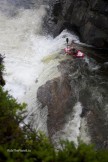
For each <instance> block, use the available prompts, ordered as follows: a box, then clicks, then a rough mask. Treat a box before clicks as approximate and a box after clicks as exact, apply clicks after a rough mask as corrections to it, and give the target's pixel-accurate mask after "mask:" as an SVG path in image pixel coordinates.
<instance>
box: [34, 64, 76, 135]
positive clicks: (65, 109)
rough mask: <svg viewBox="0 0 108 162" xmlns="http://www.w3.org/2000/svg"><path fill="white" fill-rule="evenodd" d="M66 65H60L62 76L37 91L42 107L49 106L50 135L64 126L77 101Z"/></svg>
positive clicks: (48, 123) (48, 122)
mask: <svg viewBox="0 0 108 162" xmlns="http://www.w3.org/2000/svg"><path fill="white" fill-rule="evenodd" d="M65 66H66V64H65V63H63V64H61V67H59V70H61V71H62V75H61V77H59V78H55V79H53V80H50V81H48V82H46V84H45V85H43V86H41V87H39V89H38V92H37V98H38V100H39V101H40V102H41V103H42V107H43V108H44V107H45V106H47V107H48V119H47V127H48V132H49V136H50V137H52V135H54V134H55V133H56V132H57V131H60V130H61V129H62V128H63V126H64V124H65V123H66V121H67V116H68V115H69V114H70V113H71V112H72V109H73V106H74V105H75V103H76V96H74V95H73V92H72V89H71V86H70V81H69V77H68V75H67V74H66V71H65Z"/></svg>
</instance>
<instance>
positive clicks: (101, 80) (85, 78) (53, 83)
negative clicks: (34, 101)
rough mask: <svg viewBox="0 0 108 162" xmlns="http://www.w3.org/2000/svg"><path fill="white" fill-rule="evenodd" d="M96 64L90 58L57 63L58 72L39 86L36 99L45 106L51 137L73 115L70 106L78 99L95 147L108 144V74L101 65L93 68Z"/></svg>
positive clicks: (105, 146) (103, 146) (102, 146)
mask: <svg viewBox="0 0 108 162" xmlns="http://www.w3.org/2000/svg"><path fill="white" fill-rule="evenodd" d="M89 61H90V60H89ZM105 66H107V65H106V64H105ZM96 67H97V64H96V62H93V61H92V62H91V61H90V62H89V63H87V62H85V61H84V60H82V59H74V60H64V61H62V62H61V63H60V64H59V65H58V70H59V71H60V72H61V76H60V77H59V78H55V79H53V80H50V81H48V82H46V84H45V85H43V86H41V87H39V89H38V93H37V97H38V100H39V101H40V102H41V103H42V107H43V108H44V107H45V106H47V107H48V119H47V127H48V132H49V136H50V137H52V136H53V135H54V134H55V133H56V132H57V131H60V130H62V129H63V126H64V124H65V123H66V122H68V119H69V118H68V117H69V115H70V114H71V115H72V112H73V106H74V105H75V104H76V103H77V102H80V103H81V105H82V107H83V109H82V114H81V117H84V118H86V120H87V124H88V131H89V133H90V136H91V141H92V143H94V144H95V145H96V147H97V148H107V140H108V139H107V137H108V119H107V116H108V111H107V104H108V77H106V76H105V75H103V74H102V73H103V72H102V73H101V74H100V73H99V72H98V71H99V70H100V69H97V70H95V71H94V70H93V69H94V68H96ZM105 141H106V142H105Z"/></svg>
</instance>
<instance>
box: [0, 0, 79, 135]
mask: <svg viewBox="0 0 108 162" xmlns="http://www.w3.org/2000/svg"><path fill="white" fill-rule="evenodd" d="M27 2H28V3H27ZM27 2H26V3H24V1H21V2H20V1H18V0H17V1H12V0H10V1H7V0H5V1H0V10H1V11H0V35H1V39H0V52H1V53H2V54H5V60H4V63H5V71H4V78H5V80H6V85H5V87H4V89H6V90H8V91H9V93H10V94H11V95H12V96H14V97H15V98H16V99H17V101H18V102H26V103H27V105H28V106H27V108H28V117H29V118H30V117H31V118H32V122H33V123H35V124H34V127H35V128H36V129H41V130H43V131H44V132H47V128H46V120H47V118H46V116H47V108H46V109H44V110H43V111H42V112H40V110H39V103H38V102H37V101H36V91H37V89H38V87H39V86H40V85H42V84H44V83H45V81H47V80H49V79H52V78H54V77H57V76H59V75H60V74H59V72H58V70H57V65H58V60H55V62H53V63H52V62H51V63H49V64H48V65H46V64H45V63H44V62H43V61H42V59H43V58H45V56H48V55H52V54H53V55H54V54H55V53H58V52H59V51H60V50H61V49H62V48H64V45H65V38H66V37H67V36H68V37H71V38H70V40H71V39H72V38H73V39H76V37H75V36H72V35H71V34H70V33H68V32H67V31H64V32H63V33H62V34H61V35H60V36H58V37H57V38H55V39H53V38H52V37H50V36H44V35H42V34H41V33H42V27H41V26H42V21H43V17H44V16H45V14H46V11H45V6H42V5H40V6H39V2H38V1H37V3H36V4H35V5H34V3H33V1H32V3H30V4H29V1H27ZM31 4H32V5H31ZM32 6H33V7H32ZM37 6H38V8H37ZM32 115H33V116H32Z"/></svg>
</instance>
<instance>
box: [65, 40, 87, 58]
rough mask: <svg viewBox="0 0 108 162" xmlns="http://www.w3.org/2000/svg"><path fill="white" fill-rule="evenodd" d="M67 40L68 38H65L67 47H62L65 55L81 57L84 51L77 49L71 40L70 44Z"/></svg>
mask: <svg viewBox="0 0 108 162" xmlns="http://www.w3.org/2000/svg"><path fill="white" fill-rule="evenodd" d="M68 42H69V39H68V38H66V43H67V47H66V48H65V49H64V50H65V53H66V54H67V55H72V56H73V57H76V58H83V57H84V53H82V52H81V51H80V50H77V49H76V48H75V45H74V42H73V41H72V44H71V45H70V46H69V45H68Z"/></svg>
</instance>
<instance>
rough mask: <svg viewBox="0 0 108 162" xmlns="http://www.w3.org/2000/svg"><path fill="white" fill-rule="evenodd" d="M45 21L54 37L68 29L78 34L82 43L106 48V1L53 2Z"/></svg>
mask: <svg viewBox="0 0 108 162" xmlns="http://www.w3.org/2000/svg"><path fill="white" fill-rule="evenodd" d="M47 21H48V24H49V28H50V30H51V31H52V33H54V36H56V35H58V34H59V33H60V32H61V31H62V30H63V29H64V28H68V29H70V30H75V31H76V32H77V33H79V35H80V38H81V41H82V42H86V43H88V44H92V45H95V46H97V47H108V1H107V0H62V1H61V0H58V1H54V2H52V3H51V14H50V17H49V19H48V20H47Z"/></svg>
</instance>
